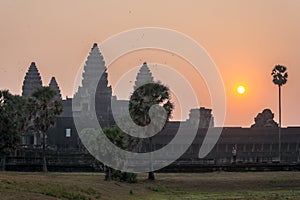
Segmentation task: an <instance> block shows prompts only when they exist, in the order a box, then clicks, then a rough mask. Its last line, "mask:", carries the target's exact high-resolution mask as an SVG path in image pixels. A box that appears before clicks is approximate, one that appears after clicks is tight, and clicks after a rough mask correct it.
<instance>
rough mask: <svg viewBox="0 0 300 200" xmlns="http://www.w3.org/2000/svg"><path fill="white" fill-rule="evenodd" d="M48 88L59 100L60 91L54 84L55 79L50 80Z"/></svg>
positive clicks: (55, 83)
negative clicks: (54, 92)
mask: <svg viewBox="0 0 300 200" xmlns="http://www.w3.org/2000/svg"><path fill="white" fill-rule="evenodd" d="M49 87H50V88H51V89H53V90H54V91H56V99H61V94H60V89H59V86H58V84H57V82H56V79H55V77H52V78H51V80H50V83H49Z"/></svg>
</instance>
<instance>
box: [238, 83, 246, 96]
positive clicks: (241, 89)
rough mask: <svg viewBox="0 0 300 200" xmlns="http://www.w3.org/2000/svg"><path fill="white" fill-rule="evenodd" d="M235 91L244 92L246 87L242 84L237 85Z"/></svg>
mask: <svg viewBox="0 0 300 200" xmlns="http://www.w3.org/2000/svg"><path fill="white" fill-rule="evenodd" d="M236 91H237V93H238V94H244V93H245V92H246V88H245V87H244V86H243V85H239V86H238V87H237V89H236Z"/></svg>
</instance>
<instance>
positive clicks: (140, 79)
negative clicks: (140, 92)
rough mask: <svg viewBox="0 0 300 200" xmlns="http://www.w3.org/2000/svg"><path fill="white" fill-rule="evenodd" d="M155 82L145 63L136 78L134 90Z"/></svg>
mask: <svg viewBox="0 0 300 200" xmlns="http://www.w3.org/2000/svg"><path fill="white" fill-rule="evenodd" d="M153 82H154V80H153V76H152V73H151V71H150V69H149V68H148V65H147V62H144V63H143V65H142V67H141V68H140V70H139V72H138V74H137V76H136V80H135V84H134V90H136V89H137V88H138V87H140V86H142V85H144V84H147V83H153Z"/></svg>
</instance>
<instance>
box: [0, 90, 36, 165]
mask: <svg viewBox="0 0 300 200" xmlns="http://www.w3.org/2000/svg"><path fill="white" fill-rule="evenodd" d="M29 111H30V107H29V101H28V99H26V98H24V97H21V96H18V95H12V94H10V93H9V92H8V91H7V90H3V91H0V158H1V163H2V166H1V168H0V169H1V170H5V159H6V156H7V155H8V154H9V153H11V152H12V151H13V150H14V149H15V148H16V147H17V144H18V142H19V141H20V136H21V133H22V132H23V131H24V130H25V129H26V127H27V125H28V123H29V121H30V114H29Z"/></svg>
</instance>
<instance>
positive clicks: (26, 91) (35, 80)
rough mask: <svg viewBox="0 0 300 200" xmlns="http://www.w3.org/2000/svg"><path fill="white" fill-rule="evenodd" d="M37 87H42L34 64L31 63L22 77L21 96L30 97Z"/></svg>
mask: <svg viewBox="0 0 300 200" xmlns="http://www.w3.org/2000/svg"><path fill="white" fill-rule="evenodd" d="M39 87H42V79H41V76H40V73H39V71H38V69H37V67H36V65H35V62H32V63H31V65H30V67H29V69H28V71H27V73H26V75H25V77H24V81H23V86H22V96H25V97H30V96H31V94H32V93H33V92H34V91H35V90H36V89H37V88H39Z"/></svg>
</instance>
